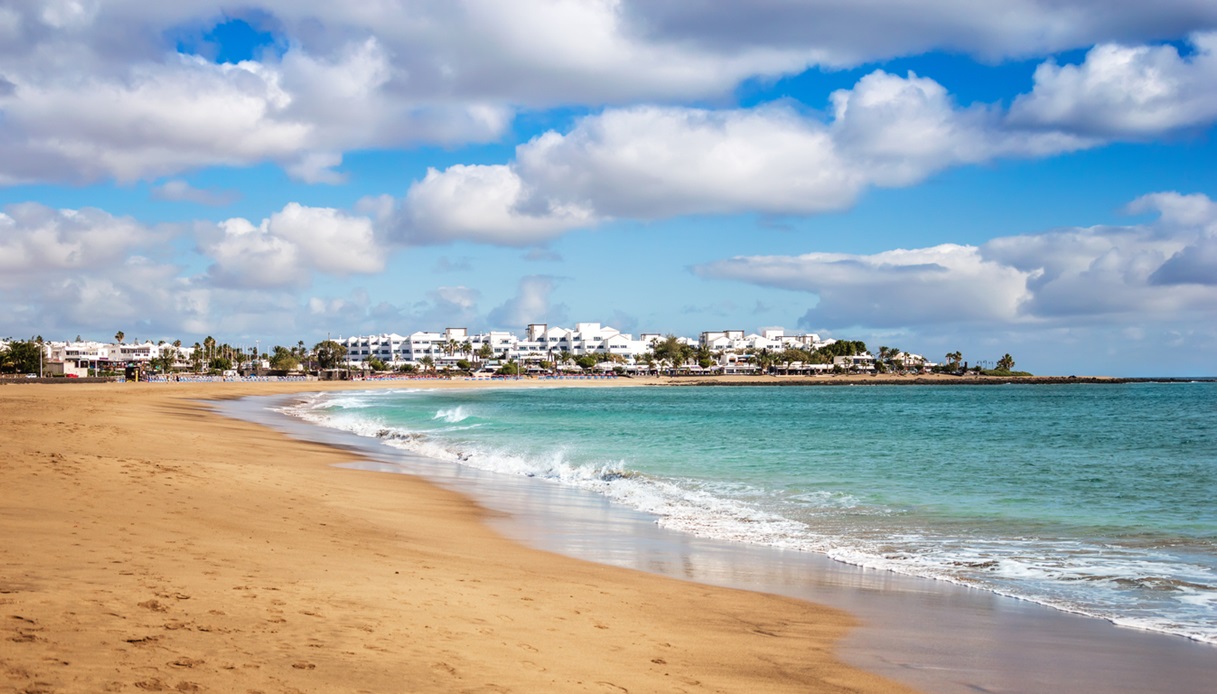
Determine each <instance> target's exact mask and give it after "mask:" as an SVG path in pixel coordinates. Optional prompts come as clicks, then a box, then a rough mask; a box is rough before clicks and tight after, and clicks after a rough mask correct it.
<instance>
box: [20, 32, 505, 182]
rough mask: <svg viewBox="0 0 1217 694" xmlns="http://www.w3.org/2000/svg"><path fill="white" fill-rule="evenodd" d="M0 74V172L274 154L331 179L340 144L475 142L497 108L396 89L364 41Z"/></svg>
mask: <svg viewBox="0 0 1217 694" xmlns="http://www.w3.org/2000/svg"><path fill="white" fill-rule="evenodd" d="M0 71H3V72H4V74H5V75H6V79H7V80H8V81H9V82H11V83H12V84H13V85H14V86H13V88H12V89H11V90H8V92H9V93H8V94H7V95H0V109H2V110H3V113H4V116H5V118H4V120H3V121H2V125H0V153H3V154H5V155H7V156H5V157H4V158H3V159H4V161H5V164H4V165H3V166H2V167H0V177H3V178H4V179H7V180H9V181H43V180H73V179H74V180H85V181H88V180H96V179H100V178H107V177H112V178H116V179H118V180H120V181H131V180H137V179H141V178H149V177H155V176H160V175H169V174H173V173H176V172H179V171H183V170H186V169H191V168H198V167H202V166H213V165H228V166H245V165H250V164H255V163H259V162H263V161H272V162H276V163H278V164H280V165H282V166H284V167H285V169H286V170H287V171H288V172H289V173H290V174H292V175H293V176H296V177H298V178H300V179H302V180H305V181H307V182H323V183H335V182H341V180H342V175H341V173H339V172H337V171H335V170H334V167H335V166H337V165H338V164H339V163H341V160H342V157H341V154H340V152H342V151H344V150H350V149H358V148H369V147H375V146H400V145H406V144H413V143H417V142H441V143H449V142H462V143H463V142H469V141H483V140H486V139H490V138H493V137H496V136H497V135H499V134H500V133H501V132H502V131H503V128H504V127H505V126H506V124H507V123H508V119H509V114H510V111H509V109H508V108H507V107H506V106H504V105H495V104H487V103H479V102H475V101H466V102H452V103H445V102H443V101H439V102H426V101H421V100H417V99H411V98H409V96H408V95H394V94H393V93H392V90H391V88H390V84H391V82H392V80H393V79H394V75H395V74H396V72H395V69H394V67H393V66H392V64H391V62H390V60H389V57H388V55H387V54H386V52H385V50H384V49H383V47H382V46H381V45H380V43H379V42H377V41H376V40H375V39H367V40H365V41H362V42H359V43H355V44H352V45H349V46H346V47H344V48H343V49H342V50H339V51H337V52H336V53H335V54H334V55H333V56H331V57H329V58H326V59H320V58H316V57H314V56H311V55H309V54H307V53H305V52H304V51H303V50H302V49H294V50H291V51H289V52H288V53H287V54H286V55H285V56H284V57H283V59H282V60H281V61H279V62H257V61H242V62H239V63H225V64H215V63H212V62H210V61H208V60H205V59H203V58H201V57H199V56H193V55H181V54H177V55H174V56H173V57H171V58H169V59H167V60H164V61H161V62H141V63H135V64H133V65H131V66H130V67H129V68H128V69H126V70H125V71H123V72H121V73H120V74H117V75H89V74H88V73H87V72H85V73H81V72H80V71H79V70H73V71H71V72H63V73H58V72H53V73H51V74H45V73H44V72H39V73H35V74H31V72H30V71H29V70H25V71H23V70H6V69H5V68H4V67H3V61H0Z"/></svg>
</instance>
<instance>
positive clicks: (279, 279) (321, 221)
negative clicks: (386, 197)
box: [200, 203, 386, 287]
mask: <svg viewBox="0 0 1217 694" xmlns="http://www.w3.org/2000/svg"><path fill="white" fill-rule="evenodd" d="M201 237H202V238H201V239H200V248H201V250H202V251H203V252H204V253H205V254H206V255H207V256H209V257H210V258H212V259H213V260H214V263H213V265H212V266H211V268H210V269H209V271H208V273H209V276H210V278H211V280H212V282H214V283H215V284H216V285H218V286H225V287H282V286H293V285H303V284H308V282H309V281H311V279H312V273H314V272H323V273H327V274H333V275H351V274H367V273H374V272H379V271H380V270H382V269H384V261H385V256H386V252H385V249H384V248H383V247H382V246H381V245H380V244H379V243H378V241H377V239H376V235H375V233H374V230H373V224H372V220H371V219H368V218H367V217H359V216H351V215H348V214H346V213H344V212H341V211H339V210H335V209H331V208H320V207H305V206H303V205H300V204H298V203H289V204H288V205H287V206H286V207H284V208H283V210H281V211H280V212H277V213H275V214H273V215H271V216H270V217H269V218H267V219H264V220H262V222H261V223H260V224H258V225H257V226H255V225H254V224H253V223H252V222H250V221H249V220H247V219H243V218H239V217H238V218H233V219H229V220H226V221H224V222H221V223H220V224H219V225H217V227H216V228H214V229H205V230H203V231H202V233H201Z"/></svg>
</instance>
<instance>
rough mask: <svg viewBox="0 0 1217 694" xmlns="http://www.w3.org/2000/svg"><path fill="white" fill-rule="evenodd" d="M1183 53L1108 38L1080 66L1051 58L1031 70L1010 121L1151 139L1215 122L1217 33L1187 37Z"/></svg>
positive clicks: (1173, 49)
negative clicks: (1187, 50)
mask: <svg viewBox="0 0 1217 694" xmlns="http://www.w3.org/2000/svg"><path fill="white" fill-rule="evenodd" d="M1191 42H1192V45H1193V47H1194V49H1195V52H1194V53H1193V54H1191V55H1190V56H1187V57H1184V56H1181V55H1180V54H1179V51H1178V49H1176V48H1175V47H1174V46H1172V45H1162V46H1147V45H1122V44H1113V43H1105V44H1101V45H1098V46H1095V47H1094V48H1092V49H1091V50H1090V51H1089V52H1088V53H1087V54H1086V59H1085V60H1084V61H1083V62H1082V63H1081V64H1080V65H1057V64H1056V63H1055V62H1053V61H1049V62H1046V63H1044V64H1042V65H1040V66H1039V67H1038V68H1037V69H1036V71H1035V87H1034V88H1033V89H1032V90H1031V92H1030V93H1029V94H1024V95H1022V96H1020V97H1018V98H1017V99H1016V100H1015V102H1014V105H1013V106H1012V107H1011V109H1010V121H1011V122H1012V123H1015V124H1020V125H1035V126H1040V127H1050V128H1056V129H1062V130H1068V131H1071V132H1076V133H1083V134H1086V135H1092V136H1100V137H1114V138H1133V139H1141V138H1149V137H1154V136H1157V135H1160V134H1162V133H1168V132H1171V131H1176V130H1182V129H1187V128H1197V127H1204V126H1207V125H1209V124H1211V123H1212V122H1213V121H1214V120H1217V33H1199V34H1195V35H1193V36H1192V37H1191Z"/></svg>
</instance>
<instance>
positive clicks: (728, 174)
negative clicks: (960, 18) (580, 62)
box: [394, 70, 1098, 245]
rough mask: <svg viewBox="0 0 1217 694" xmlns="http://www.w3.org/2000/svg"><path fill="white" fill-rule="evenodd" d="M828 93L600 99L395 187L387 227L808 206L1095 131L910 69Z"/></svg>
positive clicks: (476, 237) (1079, 143)
mask: <svg viewBox="0 0 1217 694" xmlns="http://www.w3.org/2000/svg"><path fill="white" fill-rule="evenodd" d="M831 101H832V106H833V108H832V117H831V119H829V120H828V121H827V122H825V121H822V120H820V119H818V118H815V117H812V116H810V115H808V114H805V113H803V112H800V111H799V110H797V109H796V108H795V107H794V106H792V105H790V104H786V103H773V104H768V105H763V106H760V107H756V108H748V109H743V108H740V109H725V110H708V109H700V108H687V107H676V106H638V107H630V108H621V109H608V110H605V111H603V112H601V113H599V114H595V115H591V116H586V117H583V118H581V119H579V120H578V121H577V122H576V124H575V126H574V127H573V128H572V129H571V130H570V131H569V132H567V133H565V134H561V133H557V132H553V131H551V132H547V133H545V134H543V135H540V136H538V137H536V138H534V139H533V140H531V141H529V142H527V143H525V144H523V145H520V146H519V147H517V149H516V158H515V161H513V162H511V163H509V164H499V165H476V166H466V165H456V166H452V167H449V168H448V169H445V170H443V171H438V170H435V169H432V170H429V171H428V172H427V175H426V177H425V178H424V179H423V180H421V181H418V182H416V183H415V184H414V185H412V186H411V188H410V190H409V191H408V193H407V194H406V196H405V199H404V200H403V202H402V204H401V209H400V210H399V212H398V214H397V218H396V221H395V225H394V226H395V229H396V235H397V237H398V238H400V239H402V240H404V241H406V242H410V243H438V242H443V241H449V240H455V239H463V240H471V241H478V242H484V243H495V244H502V245H528V244H537V243H541V242H543V241H546V240H548V239H551V238H553V237H555V236H557V235H559V234H562V233H564V232H566V231H569V230H571V229H577V228H584V227H588V226H592V225H595V224H598V223H600V222H602V221H603V220H605V219H610V218H622V217H625V218H642V219H656V218H663V217H672V216H677V215H688V214H719V213H740V212H762V213H770V214H815V213H821V212H826V211H834V210H841V209H845V208H848V207H849V206H851V205H852V204H853V203H854V202H855V201H856V200H857V198H858V197H859V196H860V195H861V194H862V193H863V192H864V191H866V190H867V189H868V188H871V187H875V186H882V187H895V186H908V185H912V184H915V183H918V182H920V181H923V180H924V179H925V178H927V177H928V176H931V175H933V174H934V173H936V172H939V171H941V170H943V169H945V168H948V167H952V166H959V165H965V164H972V163H979V162H986V161H991V160H993V159H995V158H998V157H1040V156H1047V155H1051V154H1056V153H1060V152H1067V151H1073V150H1077V149H1082V148H1085V147H1089V146H1093V145H1094V144H1097V142H1098V141H1097V140H1093V139H1088V138H1083V137H1079V136H1075V135H1070V134H1065V133H1059V132H1051V131H1040V130H1024V129H1013V128H1008V127H1005V126H1004V124H1003V123H1002V115H1003V114H1002V113H1001V112H1000V110H996V109H993V108H991V107H987V106H984V105H978V106H971V107H960V106H958V105H956V104H955V103H954V101H953V99H952V98H951V96H950V94H949V93H948V92H947V91H946V89H945V88H943V87H942V85H940V84H938V83H937V82H935V81H934V80H931V79H929V78H925V77H919V76H917V75H916V74H913V73H909V74H908V75H906V76H903V77H902V76H898V75H892V74H889V73H887V72H884V71H882V70H879V71H875V72H872V73H871V74H869V75H866V76H865V77H863V78H862V79H861V80H859V81H858V83H857V84H856V85H855V86H854V87H853V88H852V89H843V90H838V91H836V92H834V93H833V94H832V96H831Z"/></svg>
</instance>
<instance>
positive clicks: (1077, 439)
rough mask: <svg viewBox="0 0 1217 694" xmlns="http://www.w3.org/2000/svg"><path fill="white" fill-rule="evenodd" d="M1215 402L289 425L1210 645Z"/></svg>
mask: <svg viewBox="0 0 1217 694" xmlns="http://www.w3.org/2000/svg"><path fill="white" fill-rule="evenodd" d="M1215 396H1217V384H1213V383H1195V384H1118V385H1085V386H1078V385H1061V386H993V387H971V388H952V387H949V386H941V387H935V386H920V387H897V386H887V387H885V386H867V387H856V388H791V387H783V388H776V387H775V388H764V387H758V388H730V389H726V388H712V387H683V388H648V389H627V388H622V389H603V388H597V389H575V388H569V389H530V390H507V389H504V390H460V391H453V390H445V391H438V390H436V391H376V392H366V393H351V392H346V393H341V394H328V395H320V396H317V397H315V398H312V399H310V400H308V401H307V402H305V403H303V404H299V405H297V406H295V407H294V408H293V411H292V412H293V414H294V415H295V416H299V417H302V418H304V419H306V420H308V421H310V422H313V423H317V424H321V425H324V426H327V427H334V428H338V429H342V430H345V431H349V432H353V433H357V434H360V435H362V436H366V437H369V438H373V439H377V440H379V441H381V442H383V443H385V444H387V445H389V446H392V447H395V448H398V449H401V450H405V451H409V452H412V453H418V454H421V455H425V456H428V457H430V458H433V459H436V460H440V461H447V462H448V463H450V464H456V465H461V466H466V467H473V468H478V469H482V470H488V471H493V472H496V473H501V474H507V475H514V476H521V477H530V478H535V479H540V480H544V481H547V482H550V483H553V484H558V485H563V486H568V487H572V488H578V489H582V490H587V491H591V492H594V493H597V494H601V495H603V496H605V497H606V498H608V499H610V500H612V501H614V502H616V503H618V504H621V505H623V506H625V507H628V508H631V509H634V510H637V511H642V512H646V513H650V514H654V515H655V516H656V517H657V519H658V523H659V524H660V525H661V526H662V527H665V528H670V529H673V530H679V531H683V532H687V533H691V534H693V535H695V536H698V537H704V538H711V539H719V540H729V541H734V542H742V543H748V544H754V545H760V546H769V547H776V548H782V549H795V550H802V551H810V552H817V553H821V554H824V555H827V556H829V557H832V558H834V559H838V560H841V561H845V562H848V563H851V564H856V565H859V566H864V567H870V568H878V569H885V570H890V571H893V572H896V573H902V574H907V575H915V576H923V577H929V578H935V579H940V580H946V581H951V582H954V583H958V584H962V585H967V586H972V587H976V588H980V589H984V590H989V591H992V592H994V593H998V594H1002V595H1009V596H1014V597H1018V598H1021V599H1024V600H1030V601H1034V602H1038V603H1041V604H1044V605H1049V606H1052V607H1055V608H1058V609H1061V610H1065V611H1070V612H1077V613H1081V614H1086V615H1091V616H1095V617H1100V618H1103V619H1107V620H1110V621H1112V622H1115V623H1117V624H1122V625H1127V626H1133V627H1137V628H1141V629H1148V630H1155V631H1161V632H1163V633H1169V634H1174V635H1179V636H1185V637H1187V638H1192V639H1196V640H1200V641H1204V642H1208V643H1217V502H1215V501H1214V500H1215V499H1217V397H1215Z"/></svg>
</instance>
